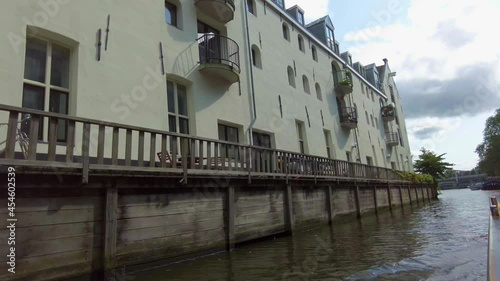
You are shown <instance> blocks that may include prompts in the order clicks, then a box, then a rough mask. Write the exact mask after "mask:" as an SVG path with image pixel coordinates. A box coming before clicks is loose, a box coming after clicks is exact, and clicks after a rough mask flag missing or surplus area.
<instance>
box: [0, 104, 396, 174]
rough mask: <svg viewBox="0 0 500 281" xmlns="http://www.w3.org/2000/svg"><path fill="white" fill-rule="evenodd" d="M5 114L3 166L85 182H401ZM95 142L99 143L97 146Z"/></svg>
mask: <svg viewBox="0 0 500 281" xmlns="http://www.w3.org/2000/svg"><path fill="white" fill-rule="evenodd" d="M2 111H3V112H8V114H9V122H8V130H7V131H8V132H7V138H6V139H7V143H6V147H7V150H6V153H4V154H2V155H0V164H9V165H21V166H22V165H24V164H26V165H29V166H40V167H44V166H46V167H56V166H57V165H61V166H62V167H72V168H81V169H82V175H83V182H87V181H88V171H89V169H93V170H98V169H118V168H119V169H125V170H130V171H137V170H139V171H141V170H145V171H148V172H150V171H158V172H165V169H172V171H178V170H179V169H182V171H183V177H184V179H183V180H184V181H183V182H185V183H186V182H187V175H188V174H189V172H188V171H204V170H227V171H231V172H233V173H238V172H239V173H241V174H248V176H249V178H251V176H252V174H255V175H258V176H262V175H266V176H273V177H276V176H278V177H283V178H286V179H287V180H288V178H293V177H297V176H299V177H306V178H307V177H309V178H314V179H315V180H316V179H317V178H329V177H344V178H345V177H347V178H364V179H387V180H389V179H394V180H397V179H400V178H399V177H397V175H396V174H395V173H394V172H393V171H392V170H390V169H386V168H381V167H374V166H369V165H366V164H359V163H353V162H347V161H343V160H334V159H330V158H326V157H322V156H314V155H308V154H301V153H297V152H292V151H285V150H279V149H272V148H264V147H257V146H251V145H246V144H239V143H233V142H227V141H221V140H215V139H209V138H202V137H195V136H191V135H184V134H178V133H172V132H168V131H162V130H157V129H149V128H143V127H137V126H130V125H124V124H118V123H113V122H104V121H100V120H94V119H88V118H81V117H74V116H69V115H64V114H60V113H54V112H46V111H40V110H35V109H29V108H20V107H15V106H9V105H3V104H0V112H2ZM26 113H28V114H30V115H31V116H32V117H31V118H32V120H31V122H30V126H29V128H28V129H29V132H27V134H29V144H30V146H29V151H28V157H27V159H24V158H20V157H16V155H15V149H16V147H15V136H14V133H15V130H12V129H11V128H13V127H14V126H17V122H18V120H19V115H20V114H26ZM61 121H62V122H63V124H65V130H66V135H67V139H66V142H65V143H61V142H58V143H56V141H57V137H56V136H57V132H58V130H59V129H60V128H59V127H58V126H59V124H61V123H60V122H61ZM40 123H45V124H48V125H49V126H48V128H45V129H44V130H45V133H46V134H44V135H46V136H48V143H47V144H40V143H39V142H38V136H39V133H38V129H39V128H41V127H40V126H39V124H40ZM92 135H94V138H92ZM77 136H78V138H77ZM2 137H3V136H2ZM92 140H93V141H94V143H91V142H92ZM106 140H107V143H106ZM42 145H47V146H48V150H47V151H48V152H47V153H46V157H39V156H40V155H39V154H40V153H37V147H40V146H42ZM133 145H135V146H134V150H133V149H132V147H133ZM56 146H63V147H65V148H66V153H65V154H57V153H56V151H59V153H61V149H59V150H58V149H56ZM38 150H40V149H39V148H38ZM105 156H107V158H106V157H105ZM157 158H158V159H157ZM161 159H164V160H163V161H161ZM167 159H168V161H167ZM33 161H35V162H33ZM35 163H36V164H35ZM45 163H46V164H45ZM63 164H64V165H63Z"/></svg>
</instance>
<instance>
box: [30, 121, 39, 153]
mask: <svg viewBox="0 0 500 281" xmlns="http://www.w3.org/2000/svg"><path fill="white" fill-rule="evenodd" d="M39 129H40V118H39V117H38V116H36V115H34V116H31V120H30V131H29V147H28V159H29V160H36V151H37V146H38V130H39Z"/></svg>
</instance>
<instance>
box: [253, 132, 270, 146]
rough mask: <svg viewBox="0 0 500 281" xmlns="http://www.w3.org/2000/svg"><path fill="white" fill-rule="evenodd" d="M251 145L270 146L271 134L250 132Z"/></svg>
mask: <svg viewBox="0 0 500 281" xmlns="http://www.w3.org/2000/svg"><path fill="white" fill-rule="evenodd" d="M252 139H253V145H255V146H260V147H265V148H272V146H271V135H269V134H264V133H257V132H252Z"/></svg>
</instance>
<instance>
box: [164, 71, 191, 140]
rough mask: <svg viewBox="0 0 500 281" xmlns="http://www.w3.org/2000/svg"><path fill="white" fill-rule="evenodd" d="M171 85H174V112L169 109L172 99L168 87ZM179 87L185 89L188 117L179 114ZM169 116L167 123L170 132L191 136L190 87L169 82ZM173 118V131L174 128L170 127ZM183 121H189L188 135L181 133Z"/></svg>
mask: <svg viewBox="0 0 500 281" xmlns="http://www.w3.org/2000/svg"><path fill="white" fill-rule="evenodd" d="M169 83H172V85H173V98H174V99H173V103H174V112H171V111H170V107H169V101H170V98H169V92H168V91H169V88H168V85H169ZM179 86H182V87H184V90H185V92H184V94H185V101H186V111H187V112H186V113H187V115H184V114H181V113H180V112H179V91H178V89H179ZM166 90H167V114H168V118H167V122H168V130H169V132H174V133H178V134H186V135H189V134H190V127H191V124H190V123H191V120H190V117H189V112H190V110H189V94H188V87H187V86H186V85H184V84H181V83H178V82H176V81H173V80H167V89H166ZM171 117H174V118H175V130H172V128H171V127H170V118H171ZM181 119H184V120H186V121H187V133H182V132H181V126H180V124H181V123H180V120H181Z"/></svg>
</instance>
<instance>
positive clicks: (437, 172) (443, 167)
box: [414, 147, 453, 184]
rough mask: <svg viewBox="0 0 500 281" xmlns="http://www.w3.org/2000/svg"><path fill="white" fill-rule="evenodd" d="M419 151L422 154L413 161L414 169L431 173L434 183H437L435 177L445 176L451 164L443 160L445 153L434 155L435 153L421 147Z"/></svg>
mask: <svg viewBox="0 0 500 281" xmlns="http://www.w3.org/2000/svg"><path fill="white" fill-rule="evenodd" d="M420 151H421V152H422V154H420V155H419V156H418V158H419V159H418V160H416V161H415V165H414V167H415V171H417V172H418V173H421V174H428V175H431V176H432V178H433V180H434V184H437V179H438V178H443V177H446V173H447V171H450V170H451V168H452V167H453V164H451V163H448V162H444V156H445V155H446V153H443V154H441V155H436V153H434V152H432V151H430V150H427V149H425V148H423V147H422V148H421V149H420Z"/></svg>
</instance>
